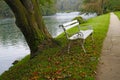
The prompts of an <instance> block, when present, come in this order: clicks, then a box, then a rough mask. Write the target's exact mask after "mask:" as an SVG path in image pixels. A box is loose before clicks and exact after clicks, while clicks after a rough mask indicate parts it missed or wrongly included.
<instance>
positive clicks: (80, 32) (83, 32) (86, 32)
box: [59, 20, 94, 53]
mask: <svg viewBox="0 0 120 80" xmlns="http://www.w3.org/2000/svg"><path fill="white" fill-rule="evenodd" d="M59 27H62V29H63V30H64V33H65V35H66V38H67V40H68V41H69V42H68V53H69V51H70V43H71V41H74V40H77V39H79V40H80V45H81V47H82V49H83V51H84V53H86V50H85V47H84V43H85V39H86V38H87V37H88V36H90V35H91V37H92V41H93V42H94V39H93V29H92V28H91V27H90V26H89V27H88V29H87V30H80V24H79V22H78V21H77V20H74V21H71V22H67V23H64V24H62V25H59ZM72 27H78V32H77V33H75V34H73V35H72V36H69V33H68V32H67V30H68V29H70V28H72Z"/></svg>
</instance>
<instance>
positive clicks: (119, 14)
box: [114, 11, 120, 19]
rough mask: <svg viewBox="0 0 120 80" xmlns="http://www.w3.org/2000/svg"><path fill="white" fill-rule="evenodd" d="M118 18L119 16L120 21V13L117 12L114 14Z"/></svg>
mask: <svg viewBox="0 0 120 80" xmlns="http://www.w3.org/2000/svg"><path fill="white" fill-rule="evenodd" d="M114 13H115V14H116V15H117V16H118V18H119V19H120V11H117V12H114Z"/></svg>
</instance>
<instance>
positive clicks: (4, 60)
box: [0, 12, 96, 74]
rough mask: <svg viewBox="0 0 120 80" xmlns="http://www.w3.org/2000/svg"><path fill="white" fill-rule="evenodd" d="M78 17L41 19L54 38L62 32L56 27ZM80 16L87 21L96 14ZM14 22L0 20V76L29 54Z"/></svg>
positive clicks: (65, 14) (58, 16)
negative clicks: (16, 61)
mask: <svg viewBox="0 0 120 80" xmlns="http://www.w3.org/2000/svg"><path fill="white" fill-rule="evenodd" d="M78 15H79V12H71V13H56V14H55V15H53V16H44V17H43V18H44V21H45V24H46V26H47V29H48V31H49V32H50V34H51V35H52V36H53V37H56V36H57V35H59V34H60V33H61V32H62V29H60V28H59V27H58V26H59V25H60V24H63V23H65V22H67V21H70V20H72V19H73V18H74V17H76V16H78ZM80 16H82V17H83V18H84V19H88V18H91V17H94V16H96V14H89V15H85V14H82V15H80ZM14 22H15V20H14V19H4V20H0V74H2V73H3V72H4V71H5V70H8V69H9V67H10V66H12V63H13V62H14V61H15V60H20V59H22V58H23V57H25V56H26V55H28V54H29V53H30V50H29V47H28V45H27V43H26V41H25V39H24V36H23V35H22V33H21V32H20V30H19V29H18V28H17V27H16V25H15V23H14Z"/></svg>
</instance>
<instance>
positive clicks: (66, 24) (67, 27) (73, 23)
mask: <svg viewBox="0 0 120 80" xmlns="http://www.w3.org/2000/svg"><path fill="white" fill-rule="evenodd" d="M75 26H77V27H78V31H80V25H79V22H78V21H77V20H74V21H71V22H67V23H64V24H63V25H59V27H62V28H63V30H64V32H65V35H66V37H67V39H68V38H69V33H68V32H67V30H68V29H70V28H72V27H75Z"/></svg>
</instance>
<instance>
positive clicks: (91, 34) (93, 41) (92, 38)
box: [91, 34, 94, 43]
mask: <svg viewBox="0 0 120 80" xmlns="http://www.w3.org/2000/svg"><path fill="white" fill-rule="evenodd" d="M91 38H92V41H93V43H94V38H93V34H91Z"/></svg>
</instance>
